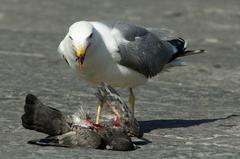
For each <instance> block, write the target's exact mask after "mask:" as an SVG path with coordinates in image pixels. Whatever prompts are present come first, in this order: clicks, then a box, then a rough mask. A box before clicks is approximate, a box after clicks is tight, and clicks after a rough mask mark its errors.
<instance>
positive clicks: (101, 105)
mask: <svg viewBox="0 0 240 159" xmlns="http://www.w3.org/2000/svg"><path fill="white" fill-rule="evenodd" d="M102 110H103V102H102V101H101V100H99V101H98V110H97V117H96V124H99V121H100V116H101V113H102Z"/></svg>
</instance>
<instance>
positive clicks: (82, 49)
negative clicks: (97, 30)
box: [76, 47, 86, 57]
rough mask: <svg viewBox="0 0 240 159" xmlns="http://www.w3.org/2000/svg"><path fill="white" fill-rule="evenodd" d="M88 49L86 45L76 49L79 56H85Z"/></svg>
mask: <svg viewBox="0 0 240 159" xmlns="http://www.w3.org/2000/svg"><path fill="white" fill-rule="evenodd" d="M85 52H86V49H85V48H84V47H79V48H78V49H77V51H76V56H77V57H83V56H85Z"/></svg>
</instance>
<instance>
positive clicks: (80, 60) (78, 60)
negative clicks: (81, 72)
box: [76, 56, 85, 69]
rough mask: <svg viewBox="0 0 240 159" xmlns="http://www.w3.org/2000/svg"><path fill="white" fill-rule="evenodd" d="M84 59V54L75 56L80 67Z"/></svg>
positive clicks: (82, 66)
mask: <svg viewBox="0 0 240 159" xmlns="http://www.w3.org/2000/svg"><path fill="white" fill-rule="evenodd" d="M84 59H85V56H80V57H77V58H76V61H77V62H78V63H79V66H80V69H83V68H84V64H83V62H84Z"/></svg>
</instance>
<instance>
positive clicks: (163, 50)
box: [114, 22, 176, 77]
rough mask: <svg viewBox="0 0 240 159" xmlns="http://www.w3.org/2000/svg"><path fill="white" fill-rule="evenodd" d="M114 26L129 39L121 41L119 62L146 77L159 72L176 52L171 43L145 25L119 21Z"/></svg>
mask: <svg viewBox="0 0 240 159" xmlns="http://www.w3.org/2000/svg"><path fill="white" fill-rule="evenodd" d="M114 28H116V29H118V30H119V31H120V32H121V33H122V35H123V37H124V38H125V40H127V41H128V42H126V43H119V46H118V47H119V50H120V51H119V53H120V56H121V60H120V61H119V64H121V65H123V66H126V67H128V68H131V69H133V70H135V71H137V72H139V73H141V74H143V75H145V76H146V77H152V76H154V75H156V74H157V73H159V72H160V71H161V70H162V69H163V67H164V65H165V64H166V63H167V62H168V61H169V59H171V57H172V55H173V54H174V52H176V51H175V50H174V48H173V46H172V45H170V43H168V42H167V41H164V40H161V39H160V38H158V35H156V34H154V33H152V32H150V31H148V30H147V29H145V28H143V27H140V26H136V25H133V24H127V23H123V22H117V23H116V24H115V25H114Z"/></svg>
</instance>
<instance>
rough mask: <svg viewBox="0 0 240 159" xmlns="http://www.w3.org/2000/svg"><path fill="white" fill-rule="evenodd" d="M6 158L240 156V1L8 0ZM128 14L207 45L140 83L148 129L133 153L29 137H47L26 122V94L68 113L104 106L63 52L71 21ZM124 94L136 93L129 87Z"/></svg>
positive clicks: (1, 104) (3, 40) (3, 87)
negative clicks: (53, 143)
mask: <svg viewBox="0 0 240 159" xmlns="http://www.w3.org/2000/svg"><path fill="white" fill-rule="evenodd" d="M0 4H1V5H0V80H1V82H0V123H1V124H0V130H1V131H0V132H1V133H0V143H1V144H0V154H1V155H0V158H4V159H8V158H11V159H15V158H16V159H32V158H39V159H40V158H44V159H48V158H49V159H50V158H58V159H61V158H71V159H75V158H87V159H90V158H98V159H101V158H104V159H106V158H114V159H118V158H119V159H120V158H121V159H122V158H138V159H139V158H148V159H151V158H152V159H156V158H171V159H173V158H176V159H185V158H207V159H209V158H216V159H226V158H234V159H235V158H240V123H239V121H240V116H239V115H240V98H239V97H240V64H239V61H240V56H239V49H240V38H239V37H240V20H239V19H240V1H239V0H229V1H227V2H226V1H224V0H211V1H208V0H201V1H197V0H182V1H179V0H171V1H167V0H162V1H157V0H155V1H154V0H149V1H145V0H131V1H129V0H128V1H127V0H121V1H117V0H104V1H99V0H88V1H86V0H85V1H83V0H81V1H80V0H71V1H70V0H69V1H67V0H51V1H48V0H41V1H39V0H0ZM83 19H87V20H100V19H102V20H105V19H119V20H123V21H128V22H131V23H136V24H139V25H144V26H151V27H164V28H168V29H170V30H173V31H174V32H176V33H178V35H179V36H181V37H183V38H184V39H186V40H188V42H189V48H193V49H199V48H200V49H202V48H204V49H206V50H207V51H208V52H207V53H205V54H202V55H196V56H192V57H186V58H184V59H185V61H186V62H187V63H188V66H184V67H180V68H174V69H172V70H170V71H169V72H164V73H161V74H159V75H158V76H156V77H154V78H152V79H151V80H149V82H148V83H147V84H146V85H144V86H141V87H138V88H136V89H135V93H136V99H137V103H136V105H137V106H136V113H135V116H136V117H137V119H138V120H139V122H140V124H141V126H142V128H143V130H144V132H145V134H144V139H145V140H144V141H142V140H136V139H134V140H135V141H136V143H137V144H139V145H140V148H139V149H137V150H135V151H130V152H116V151H107V150H94V149H86V148H80V147H79V148H73V149H70V148H61V147H41V146H34V145H29V144H27V141H28V140H31V139H35V138H41V137H44V136H45V135H44V134H41V133H36V132H33V131H30V130H26V129H24V128H23V127H22V126H21V120H20V117H21V115H22V114H23V105H24V99H25V96H26V95H27V94H28V93H33V94H35V95H37V96H38V97H39V98H40V99H41V100H42V101H44V102H45V103H46V104H49V105H51V106H53V107H55V108H57V109H60V110H62V111H65V112H74V111H77V110H78V109H79V107H81V106H82V107H83V108H84V109H86V110H89V111H90V112H93V113H94V112H96V104H97V101H96V98H95V97H94V95H93V93H94V92H95V88H94V87H92V86H90V85H89V84H87V83H86V82H84V81H81V80H78V79H77V77H76V76H75V75H74V74H73V73H72V71H71V70H70V69H69V68H68V67H67V65H66V64H65V63H64V62H63V61H62V60H61V59H60V57H59V56H58V54H57V51H56V50H57V47H58V44H59V42H60V40H61V39H62V38H63V37H64V35H65V33H66V32H67V29H68V27H69V25H70V24H72V23H73V22H75V21H79V20H83ZM119 92H120V94H122V96H123V98H124V99H127V91H126V90H122V89H119Z"/></svg>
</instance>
